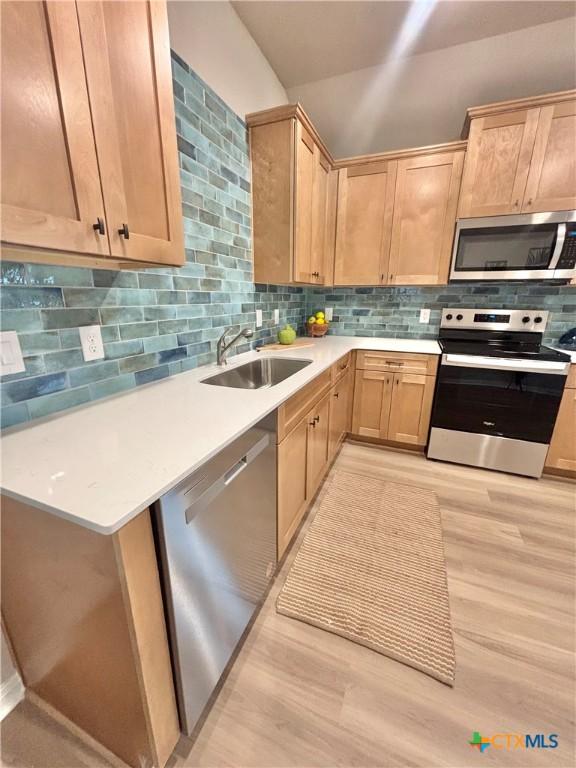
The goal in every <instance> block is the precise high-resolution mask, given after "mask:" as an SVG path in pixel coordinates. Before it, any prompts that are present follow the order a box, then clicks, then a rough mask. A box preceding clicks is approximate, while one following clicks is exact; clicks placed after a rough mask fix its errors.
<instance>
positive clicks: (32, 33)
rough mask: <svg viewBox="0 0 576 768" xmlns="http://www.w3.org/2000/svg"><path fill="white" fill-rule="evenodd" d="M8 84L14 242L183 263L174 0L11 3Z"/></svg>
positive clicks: (5, 162)
mask: <svg viewBox="0 0 576 768" xmlns="http://www.w3.org/2000/svg"><path fill="white" fill-rule="evenodd" d="M2 90H3V108H2V134H3V136H2V140H3V152H2V178H3V184H2V214H3V230H2V240H3V241H4V242H5V243H8V244H10V245H15V246H19V247H22V246H24V247H32V248H41V249H43V250H47V251H51V252H68V253H74V254H82V255H85V256H99V257H102V256H104V257H107V258H108V259H109V261H110V266H120V265H122V264H123V263H129V262H134V261H138V262H143V263H147V264H160V265H163V264H170V265H175V266H178V265H180V264H182V263H183V262H184V247H183V231H182V213H181V200H180V185H179V173H178V156H177V149H176V132H175V121H174V107H173V101H172V99H173V96H172V79H171V71H170V47H169V38H168V22H167V15H166V5H165V3H163V2H145V1H144V0H142V1H139V2H129V3H128V2H117V3H110V2H78V3H75V2H73V0H62V1H60V2H44V3H43V2H30V3H28V2H26V3H23V2H14V3H13V2H6V3H3V4H2ZM30 258H33V255H32V254H31V255H30ZM48 260H49V258H48ZM58 261H59V263H66V255H65V254H63V253H60V257H59V258H58ZM76 263H77V262H76Z"/></svg>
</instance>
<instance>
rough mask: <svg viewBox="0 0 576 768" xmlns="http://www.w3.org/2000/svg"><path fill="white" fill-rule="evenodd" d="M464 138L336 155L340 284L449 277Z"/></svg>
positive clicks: (421, 281)
mask: <svg viewBox="0 0 576 768" xmlns="http://www.w3.org/2000/svg"><path fill="white" fill-rule="evenodd" d="M465 146H466V145H465V142H461V141H459V142H452V143H450V144H439V145H437V146H434V147H426V148H423V149H413V150H404V151H402V152H389V153H386V154H385V155H373V156H371V157H366V158H351V159H350V160H342V161H339V162H338V163H336V165H337V167H339V168H340V170H339V175H338V211H337V225H336V248H335V260H334V284H335V285H436V284H439V283H446V282H447V280H448V269H449V264H450V253H451V247H452V238H453V235H454V224H455V221H456V207H457V204H458V192H459V189H460V179H461V176H462V166H463V163H464V150H465Z"/></svg>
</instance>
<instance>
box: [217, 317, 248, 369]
mask: <svg viewBox="0 0 576 768" xmlns="http://www.w3.org/2000/svg"><path fill="white" fill-rule="evenodd" d="M234 327H235V326H233V325H229V326H228V328H224V332H223V333H222V336H220V338H219V339H218V344H217V345H216V362H217V363H218V365H226V364H227V362H228V361H227V360H226V357H225V355H226V352H227V351H228V350H229V349H230V347H231V346H232V345H233V344H236V342H237V341H238V339H240V338H242V337H244V338H246V339H250V338H252V336H253V335H254V331H252V330H250V328H243V329H242V330H241V331H240V333H239V334H237V335H236V336H234V338H233V339H232V341H229V342H228V344H226V334H227V333H228V331H231V330H232V329H233V328H234Z"/></svg>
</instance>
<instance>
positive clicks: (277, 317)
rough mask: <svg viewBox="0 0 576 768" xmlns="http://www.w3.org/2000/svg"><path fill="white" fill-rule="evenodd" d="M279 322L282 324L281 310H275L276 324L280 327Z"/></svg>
mask: <svg viewBox="0 0 576 768" xmlns="http://www.w3.org/2000/svg"><path fill="white" fill-rule="evenodd" d="M279 322H280V310H279V309H275V310H274V324H275V325H278V323H279Z"/></svg>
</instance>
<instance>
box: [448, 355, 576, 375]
mask: <svg viewBox="0 0 576 768" xmlns="http://www.w3.org/2000/svg"><path fill="white" fill-rule="evenodd" d="M442 364H443V365H452V366H455V367H457V368H482V369H484V370H490V371H510V372H512V373H513V372H519V373H548V374H554V375H558V376H565V375H566V373H567V372H568V365H569V363H556V362H553V361H547V360H526V361H520V360H505V359H502V358H499V357H481V356H480V355H450V354H444V355H442Z"/></svg>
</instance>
